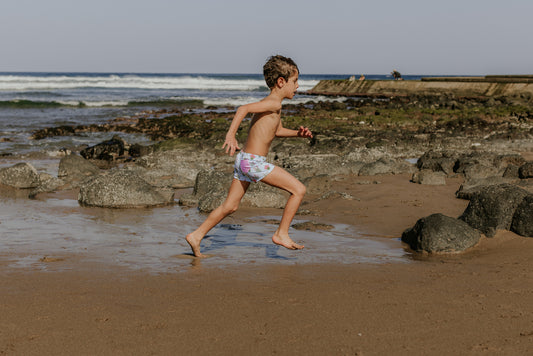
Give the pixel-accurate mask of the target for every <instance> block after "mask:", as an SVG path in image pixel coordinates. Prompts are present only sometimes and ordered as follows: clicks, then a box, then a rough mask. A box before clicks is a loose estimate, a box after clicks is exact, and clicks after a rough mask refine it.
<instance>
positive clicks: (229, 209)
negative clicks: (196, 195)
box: [222, 203, 239, 214]
mask: <svg viewBox="0 0 533 356" xmlns="http://www.w3.org/2000/svg"><path fill="white" fill-rule="evenodd" d="M238 208H239V204H229V203H224V204H222V209H224V212H225V213H226V214H232V213H234V212H236V211H237V209H238Z"/></svg>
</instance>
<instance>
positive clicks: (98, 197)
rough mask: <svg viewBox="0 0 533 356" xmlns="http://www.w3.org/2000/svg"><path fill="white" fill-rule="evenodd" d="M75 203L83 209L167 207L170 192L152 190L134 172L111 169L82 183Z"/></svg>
mask: <svg viewBox="0 0 533 356" xmlns="http://www.w3.org/2000/svg"><path fill="white" fill-rule="evenodd" d="M78 201H79V202H80V204H81V205H87V206H99V207H106V208H138V207H148V206H156V205H164V204H170V203H172V202H173V201H174V192H173V191H172V190H170V189H156V188H155V187H153V186H151V185H150V184H148V183H147V182H146V181H145V180H144V179H142V178H141V177H140V176H139V175H137V174H135V173H134V172H131V171H127V170H114V171H111V172H109V173H108V174H106V175H100V176H97V177H94V178H91V179H88V180H86V181H84V182H83V183H82V184H81V186H80V192H79V194H78Z"/></svg>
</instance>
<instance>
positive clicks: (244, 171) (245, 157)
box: [233, 151, 274, 183]
mask: <svg viewBox="0 0 533 356" xmlns="http://www.w3.org/2000/svg"><path fill="white" fill-rule="evenodd" d="M273 170H274V165H273V164H270V163H268V162H267V161H266V157H263V156H258V155H254V154H251V153H246V152H244V151H240V152H239V153H238V154H237V158H235V167H234V170H233V178H235V179H238V180H241V181H245V182H254V183H255V182H259V181H260V180H261V179H263V178H265V177H266V176H267V175H268V174H269V173H270V172H272V171H273Z"/></svg>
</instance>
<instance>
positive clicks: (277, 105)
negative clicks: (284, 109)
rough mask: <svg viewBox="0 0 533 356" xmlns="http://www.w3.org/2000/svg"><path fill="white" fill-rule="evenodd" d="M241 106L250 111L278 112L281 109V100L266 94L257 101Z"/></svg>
mask: <svg viewBox="0 0 533 356" xmlns="http://www.w3.org/2000/svg"><path fill="white" fill-rule="evenodd" d="M243 107H244V108H245V109H246V111H247V112H250V113H278V112H280V110H281V102H280V101H278V100H276V99H274V98H272V97H270V96H267V97H266V98H264V99H262V100H260V101H258V102H255V103H250V104H246V105H243Z"/></svg>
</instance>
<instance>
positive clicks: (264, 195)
mask: <svg viewBox="0 0 533 356" xmlns="http://www.w3.org/2000/svg"><path fill="white" fill-rule="evenodd" d="M256 187H257V188H271V189H268V190H264V191H258V190H254V189H252V188H256ZM250 188H251V189H248V192H246V194H245V195H244V197H243V199H242V204H243V205H247V206H253V207H255V208H274V209H283V208H284V207H285V204H287V198H286V197H285V196H284V195H283V194H282V193H281V192H282V191H281V190H280V189H277V188H273V187H270V186H268V185H265V184H254V183H252V184H251V185H250Z"/></svg>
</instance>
